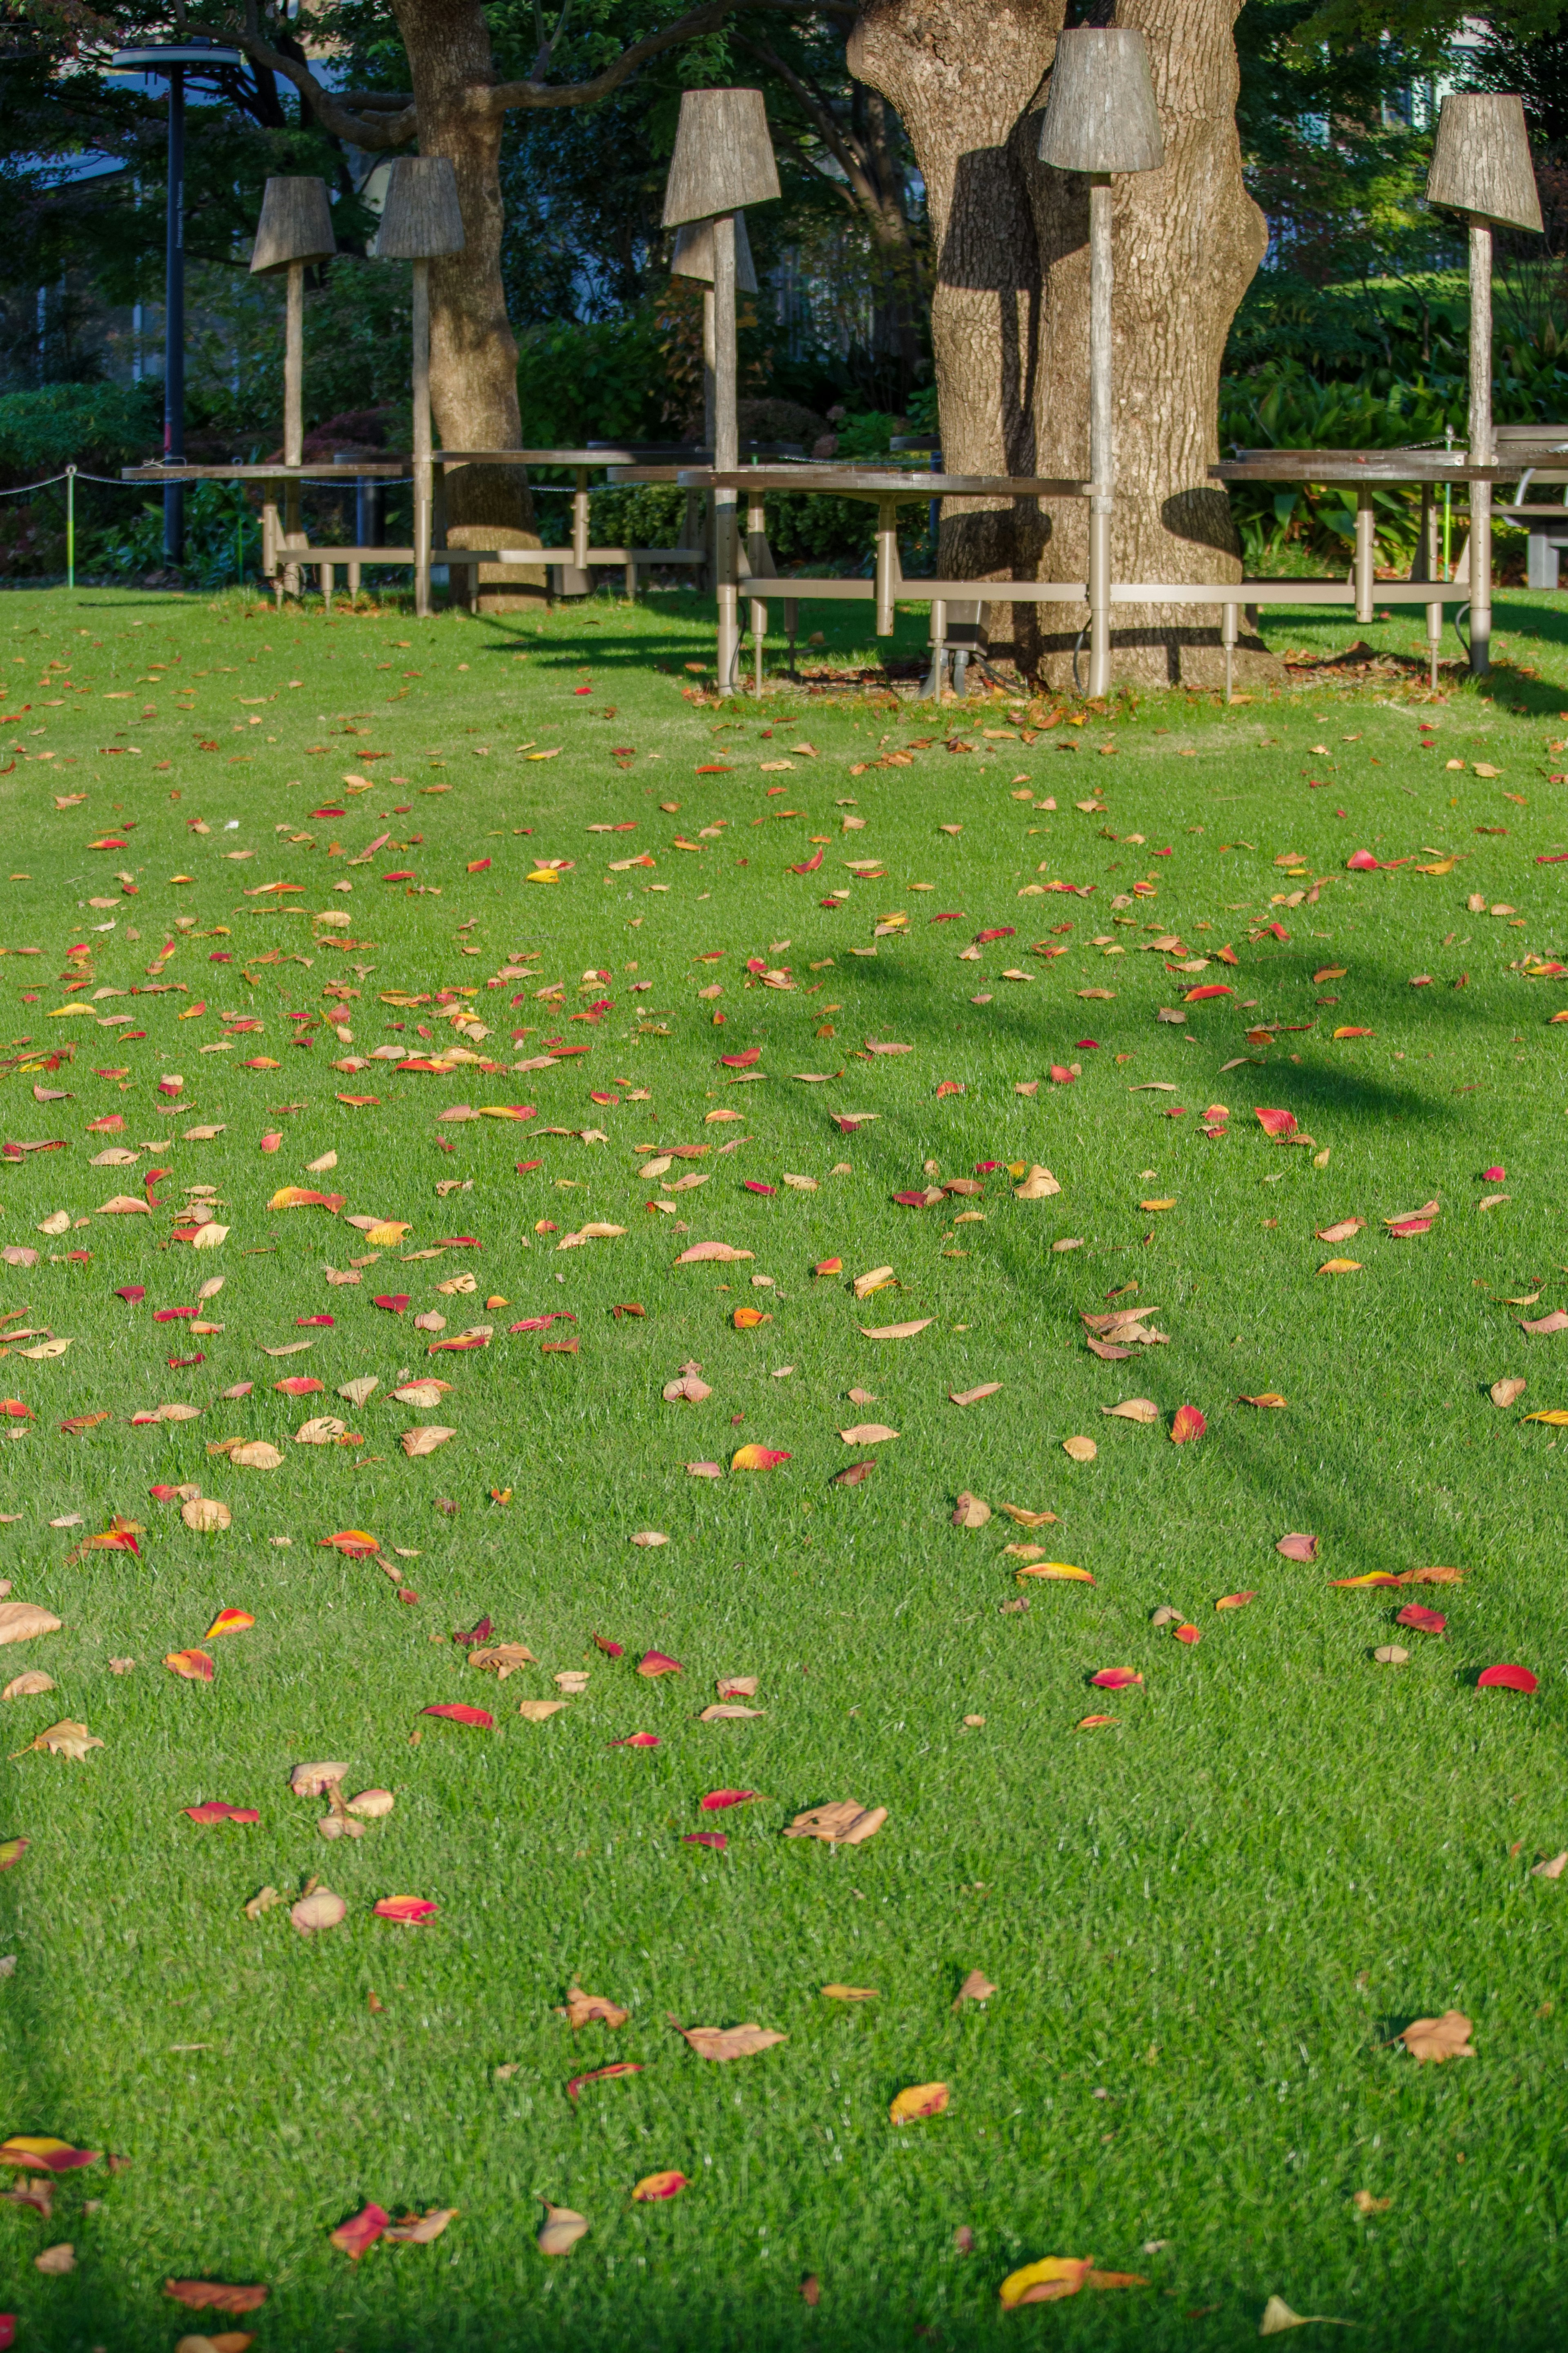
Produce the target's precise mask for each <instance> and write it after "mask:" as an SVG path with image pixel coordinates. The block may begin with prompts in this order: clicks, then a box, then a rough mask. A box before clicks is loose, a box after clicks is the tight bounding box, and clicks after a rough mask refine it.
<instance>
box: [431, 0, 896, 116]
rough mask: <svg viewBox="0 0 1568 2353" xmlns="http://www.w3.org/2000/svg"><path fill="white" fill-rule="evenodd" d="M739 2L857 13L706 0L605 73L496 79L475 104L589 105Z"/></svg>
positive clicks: (712, 28)
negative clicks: (551, 78)
mask: <svg viewBox="0 0 1568 2353" xmlns="http://www.w3.org/2000/svg"><path fill="white" fill-rule="evenodd" d="M738 5H741V6H745V7H748V8H755V7H762V8H774V9H782V10H783V11H784V13H785V14H786V15H788V16H839V17H842V18H843V19H844V20H845V21H846V22H847V23H853V21H854V19H855V17H856V16H857V14H858V10H857V9H856V8H855V7H853V6H852V5H848V0H710V5H708V6H706V7H701V8H693V9H691V10H689V12H688V14H687V15H686V16H680V17H678V18H677V20H676V22H675V23H674V24H673V25H667V26H665V28H664V30H663V31H662V32H658V33H647V34H645V36H644V37H643V38H642V39H641V40H640V41H634V42H633V43H632V46H631V47H630V48H629V49H623V50H622V51H621V54H620V56H619V57H618V58H612V59H611V61H610V63H609V64H608V65H607V66H606V67H605V69H604V71H603V73H599V74H595V75H594V76H593V78H592V79H590V80H588V81H577V82H544V81H539V80H536V79H529V80H527V81H503V82H496V83H495V84H493V85H492V87H491V88H490V89H489V90H476V91H475V92H474V93H473V96H474V100H475V102H476V104H477V105H478V107H479V109H480V111H483V112H484V113H486V114H504V113H506V112H508V111H510V109H512V108H514V107H522V108H530V109H537V108H540V107H547V106H591V105H592V104H593V103H594V101H595V99H600V98H607V97H608V96H609V94H610V92H611V91H612V90H618V89H619V88H620V86H621V84H622V82H624V81H625V80H626V79H627V78H628V76H630V75H631V74H634V73H635V72H636V71H637V68H638V66H640V65H641V64H642V63H643V62H644V61H645V59H647V58H652V57H657V56H658V54H659V52H660V50H662V49H668V48H673V47H675V45H676V43H677V42H679V41H690V40H695V39H696V38H698V37H699V36H700V35H701V34H703V33H716V32H717V31H718V30H719V27H720V26H721V25H722V24H723V22H724V20H725V18H726V17H727V16H732V15H733V14H734V13H735V9H736V7H737V6H738ZM552 47H553V43H552ZM536 66H537V60H536Z"/></svg>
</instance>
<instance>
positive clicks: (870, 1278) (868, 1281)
mask: <svg viewBox="0 0 1568 2353" xmlns="http://www.w3.org/2000/svg"><path fill="white" fill-rule="evenodd" d="M895 1280H896V1277H895V1276H894V1273H893V1270H892V1268H891V1267H890V1266H874V1267H872V1269H871V1271H870V1272H869V1273H868V1274H858V1275H857V1276H856V1278H855V1296H856V1298H857V1299H869V1297H870V1296H871V1293H873V1292H874V1291H885V1290H886V1289H887V1288H888V1285H889V1283H890V1282H894V1281H895Z"/></svg>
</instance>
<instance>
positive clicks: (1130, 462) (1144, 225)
mask: <svg viewBox="0 0 1568 2353" xmlns="http://www.w3.org/2000/svg"><path fill="white" fill-rule="evenodd" d="M1237 5H1238V0H1168V5H1165V6H1164V7H1163V9H1162V10H1156V8H1155V6H1154V5H1153V0H1121V5H1120V6H1119V7H1118V9H1117V11H1116V21H1117V22H1118V23H1119V24H1121V25H1136V26H1142V29H1143V30H1144V31H1145V32H1146V34H1147V36H1148V38H1149V47H1150V62H1151V66H1152V72H1153V78H1154V90H1155V95H1156V97H1157V99H1158V100H1159V105H1160V113H1161V120H1162V122H1163V128H1164V133H1165V162H1164V164H1163V167H1162V168H1161V169H1160V170H1159V171H1157V172H1146V173H1140V174H1128V175H1127V176H1125V177H1123V178H1120V179H1118V180H1117V181H1116V183H1115V248H1116V299H1115V304H1114V309H1113V313H1112V322H1113V335H1114V346H1115V368H1116V394H1115V409H1114V416H1115V422H1116V440H1117V472H1118V494H1117V505H1116V515H1115V522H1114V526H1113V534H1112V556H1111V561H1112V568H1113V573H1114V575H1115V576H1116V577H1117V578H1119V579H1122V580H1138V579H1144V580H1164V581H1183V580H1192V581H1204V582H1215V581H1224V580H1234V579H1239V577H1240V574H1241V565H1240V551H1239V544H1238V542H1237V535H1236V532H1235V528H1234V525H1233V524H1232V522H1231V519H1230V512H1229V507H1228V502H1227V501H1226V497H1225V493H1224V492H1223V491H1220V490H1218V489H1216V488H1215V485H1214V484H1212V483H1211V482H1210V481H1209V480H1208V472H1207V470H1208V468H1209V466H1210V465H1211V464H1212V463H1213V462H1214V460H1215V458H1216V457H1217V455H1218V445H1217V426H1216V409H1217V399H1218V383H1219V368H1220V363H1221V360H1222V357H1223V355H1224V350H1225V342H1226V335H1227V333H1228V332H1229V329H1230V322H1231V320H1232V319H1233V317H1234V316H1235V313H1236V308H1237V303H1238V302H1239V301H1240V300H1241V296H1242V294H1243V292H1244V291H1245V290H1246V287H1247V283H1248V281H1249V280H1250V279H1251V277H1252V275H1253V272H1254V271H1255V270H1256V269H1257V267H1258V262H1259V261H1260V260H1261V259H1262V256H1263V252H1264V248H1265V244H1266V236H1267V232H1266V228H1265V225H1264V222H1263V217H1262V215H1261V214H1260V213H1259V211H1258V207H1257V206H1256V205H1254V204H1253V202H1252V200H1251V198H1250V197H1249V196H1248V195H1247V192H1246V190H1245V188H1244V186H1243V185H1242V179H1241V152H1240V142H1239V139H1238V136H1237V128H1236V112H1235V109H1236V94H1237V61H1236V47H1235V41H1234V37H1233V27H1234V24H1235V20H1236V16H1237ZM1064 13H1065V11H1064V7H1063V5H1062V0H1034V5H1031V0H934V5H933V0H884V5H872V6H871V7H869V8H868V11H867V13H866V14H865V15H864V16H862V17H861V19H860V20H859V22H858V25H857V26H856V28H855V31H854V33H853V35H852V36H851V39H850V45H849V68H850V71H851V72H852V73H854V74H856V75H857V76H858V77H859V78H861V79H865V80H867V81H869V82H871V83H872V84H873V85H874V86H875V87H876V88H878V89H879V90H883V91H884V93H885V94H886V95H887V97H888V98H889V99H890V100H891V101H892V103H893V104H894V105H895V106H896V107H897V108H898V110H899V112H900V115H901V116H902V118H903V121H904V123H905V125H906V127H907V129H908V130H909V132H910V139H911V140H912V142H913V143H914V147H915V152H916V154H917V156H918V158H919V160H920V164H921V171H922V172H923V173H924V174H925V179H926V187H927V196H928V202H929V204H930V206H931V221H932V229H933V237H934V242H935V248H936V252H937V255H938V265H937V280H938V282H937V287H936V291H935V295H934V297H933V301H932V337H933V343H934V347H935V353H936V364H937V380H938V388H939V397H940V402H941V411H942V455H943V460H944V463H945V464H946V465H947V467H948V468H949V470H951V471H953V472H963V473H980V472H984V471H1006V472H1009V473H1016V474H1022V473H1040V474H1045V475H1052V474H1055V475H1071V476H1079V477H1082V476H1087V474H1088V470H1089V250H1088V234H1089V207H1088V199H1087V192H1086V189H1085V186H1084V184H1083V183H1082V182H1081V181H1080V180H1079V179H1077V178H1076V177H1074V176H1071V175H1068V174H1061V173H1058V172H1054V171H1050V170H1048V169H1047V167H1046V166H1045V165H1043V164H1040V163H1039V162H1038V160H1037V146H1038V138H1039V114H1040V111H1041V110H1042V108H1043V106H1044V103H1045V98H1046V94H1047V88H1048V83H1047V79H1046V77H1047V72H1048V69H1049V66H1050V63H1051V60H1052V58H1053V57H1054V55H1055V48H1056V36H1057V33H1058V30H1059V29H1060V26H1061V24H1062V21H1063V16H1064ZM1088 536H1089V517H1088V510H1087V507H1086V506H1085V504H1084V503H1083V502H1082V501H1071V500H1061V501H1047V503H1046V509H1045V513H1044V515H1043V517H1041V518H1039V519H1037V517H1036V514H1035V511H1034V509H1033V506H1032V504H1031V505H1030V506H1028V507H1022V508H999V509H997V510H994V511H991V512H984V511H981V512H976V511H975V510H974V509H973V508H969V509H966V510H964V511H963V512H959V513H957V514H955V515H953V516H952V517H951V518H949V517H944V518H943V522H942V543H941V551H940V555H939V562H940V565H941V567H942V571H943V572H944V573H947V574H949V575H959V576H969V577H981V576H991V577H997V578H1005V577H1006V576H1008V575H1011V576H1013V577H1015V578H1028V577H1039V578H1044V579H1058V580H1073V579H1082V578H1083V577H1084V576H1085V574H1086V572H1087V568H1088ZM1013 610H1014V616H1015V626H1014V642H1015V648H1016V652H1017V655H1018V657H1019V659H1020V661H1021V663H1022V665H1023V666H1024V667H1026V669H1029V670H1033V671H1036V672H1037V673H1038V674H1039V675H1041V676H1042V677H1043V678H1044V679H1046V680H1047V681H1048V682H1050V683H1053V684H1067V683H1068V682H1069V681H1070V677H1071V657H1072V647H1073V643H1074V641H1075V639H1076V638H1077V637H1078V634H1079V630H1080V629H1081V628H1083V627H1084V626H1085V624H1086V623H1087V620H1088V607H1087V606H1084V607H1076V606H1068V607H1060V606H1056V607H1025V606H1018V607H1014V608H1013ZM1041 615H1044V616H1047V617H1048V619H1047V625H1044V626H1043V625H1042V622H1041V619H1040V618H1039V616H1041ZM1001 617H1002V616H1001V613H999V612H995V613H994V618H995V619H998V620H999V619H1000V618H1001ZM1116 620H1117V627H1116V628H1115V631H1114V633H1113V639H1112V643H1113V648H1114V668H1115V673H1116V675H1117V676H1118V677H1119V678H1123V679H1142V680H1144V681H1150V682H1152V683H1161V684H1163V683H1165V682H1167V681H1176V680H1177V679H1180V680H1182V681H1185V682H1187V683H1200V682H1201V683H1206V682H1209V681H1211V680H1212V679H1213V678H1215V677H1217V675H1218V674H1219V671H1220V667H1221V655H1220V651H1219V643H1218V635H1219V633H1218V628H1217V626H1216V623H1217V617H1216V615H1215V612H1214V609H1213V607H1207V608H1205V607H1198V606H1189V607H1168V606H1167V607H1118V610H1117V615H1116ZM1263 666H1267V667H1268V668H1270V669H1271V668H1272V665H1271V664H1269V663H1268V657H1267V656H1266V655H1265V654H1264V653H1263V651H1262V649H1261V647H1260V646H1258V644H1257V642H1256V641H1253V642H1252V645H1251V646H1250V648H1249V649H1247V651H1245V652H1243V654H1242V655H1241V656H1240V657H1239V659H1238V667H1239V668H1240V669H1241V670H1247V669H1249V668H1250V669H1253V670H1258V669H1260V668H1261V667H1263Z"/></svg>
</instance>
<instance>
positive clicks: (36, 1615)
mask: <svg viewBox="0 0 1568 2353" xmlns="http://www.w3.org/2000/svg"><path fill="white" fill-rule="evenodd" d="M59 1630H60V1621H59V1620H58V1618H57V1617H56V1616H55V1614H54V1612H53V1610H52V1609H42V1608H40V1606H39V1604H38V1603H37V1602H36V1601H0V1642H30V1641H32V1639H33V1637H34V1635H35V1634H58V1632H59Z"/></svg>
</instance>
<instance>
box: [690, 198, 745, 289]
mask: <svg viewBox="0 0 1568 2353" xmlns="http://www.w3.org/2000/svg"><path fill="white" fill-rule="evenodd" d="M669 267H670V273H671V275H672V276H673V277H676V278H700V279H702V280H704V282H705V283H706V284H707V285H709V286H711V285H712V283H713V224H712V222H711V221H707V220H702V221H689V222H688V223H687V224H686V226H685V227H684V228H679V229H677V231H676V233H675V255H674V259H672V260H671V262H670V265H669ZM735 287H736V290H737V292H739V293H742V294H754V293H755V292H756V290H757V270H756V264H755V263H754V262H753V261H752V240H751V238H750V237H748V236H747V235H746V216H745V214H744V213H737V214H736V215H735Z"/></svg>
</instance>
